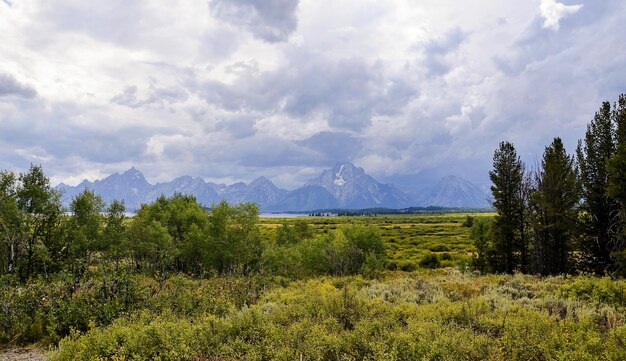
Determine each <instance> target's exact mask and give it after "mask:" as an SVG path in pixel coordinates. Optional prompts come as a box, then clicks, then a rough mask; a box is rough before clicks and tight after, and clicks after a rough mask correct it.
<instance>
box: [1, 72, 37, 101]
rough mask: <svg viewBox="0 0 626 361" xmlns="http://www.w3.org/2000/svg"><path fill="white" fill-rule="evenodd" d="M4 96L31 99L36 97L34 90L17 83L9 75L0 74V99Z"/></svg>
mask: <svg viewBox="0 0 626 361" xmlns="http://www.w3.org/2000/svg"><path fill="white" fill-rule="evenodd" d="M4 96H17V97H20V98H25V99H32V98H34V97H35V96H37V92H36V91H35V89H34V88H32V87H30V86H28V85H26V84H22V83H20V82H19V81H17V80H16V79H15V77H13V76H12V75H11V74H6V73H0V97H4Z"/></svg>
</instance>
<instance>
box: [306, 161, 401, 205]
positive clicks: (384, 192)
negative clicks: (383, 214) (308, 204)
mask: <svg viewBox="0 0 626 361" xmlns="http://www.w3.org/2000/svg"><path fill="white" fill-rule="evenodd" d="M305 186H318V187H322V188H324V189H325V190H326V191H327V192H328V193H330V194H331V195H332V196H333V197H334V198H335V199H337V202H338V203H339V205H340V206H341V207H346V208H366V207H390V208H402V207H406V206H408V205H409V204H410V203H409V198H408V197H407V196H406V195H405V194H403V193H402V192H400V191H399V190H397V189H396V188H395V187H393V186H390V185H386V184H382V183H379V182H378V181H376V180H375V179H374V178H373V177H371V176H369V175H368V174H367V173H365V170H363V168H360V167H357V166H355V165H354V164H352V163H349V162H338V163H337V164H335V166H334V167H333V168H332V169H326V170H324V171H323V172H322V174H320V176H318V177H316V178H314V179H311V180H310V181H309V182H307V183H306V184H305Z"/></svg>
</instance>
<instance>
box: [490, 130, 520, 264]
mask: <svg viewBox="0 0 626 361" xmlns="http://www.w3.org/2000/svg"><path fill="white" fill-rule="evenodd" d="M489 178H490V179H491V181H492V182H493V185H492V186H491V193H492V195H493V206H494V208H495V209H496V211H497V212H498V214H497V216H496V217H495V220H494V223H493V233H494V235H495V236H494V240H493V241H494V243H493V257H492V258H491V259H490V260H491V261H492V262H491V263H492V264H491V268H492V269H493V270H494V271H496V272H507V273H513V270H514V269H515V267H516V265H517V263H518V260H517V258H518V251H519V250H520V249H521V248H522V247H521V242H522V240H521V239H520V237H519V234H518V230H519V224H520V222H521V220H520V216H521V212H520V210H521V209H522V208H523V198H522V197H521V192H520V190H521V189H522V185H523V180H524V164H523V163H522V161H521V160H520V158H519V157H518V155H517V152H516V150H515V147H514V146H513V144H512V143H510V142H501V143H500V146H499V147H498V149H496V151H495V153H494V156H493V170H492V171H490V172H489ZM522 264H524V261H522Z"/></svg>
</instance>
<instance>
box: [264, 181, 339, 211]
mask: <svg viewBox="0 0 626 361" xmlns="http://www.w3.org/2000/svg"><path fill="white" fill-rule="evenodd" d="M338 207H339V202H337V200H336V199H335V197H333V195H332V194H330V193H328V191H327V190H326V189H324V188H322V187H320V186H304V187H302V188H298V189H296V190H293V191H291V192H289V193H287V194H286V195H285V197H284V198H283V199H281V201H280V202H278V203H277V204H275V205H274V206H271V207H270V210H272V211H312V210H314V209H332V208H338Z"/></svg>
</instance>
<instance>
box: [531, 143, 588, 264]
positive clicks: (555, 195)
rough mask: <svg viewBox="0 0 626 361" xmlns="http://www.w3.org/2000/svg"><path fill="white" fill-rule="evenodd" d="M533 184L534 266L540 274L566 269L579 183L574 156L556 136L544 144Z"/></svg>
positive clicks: (571, 242)
mask: <svg viewBox="0 0 626 361" xmlns="http://www.w3.org/2000/svg"><path fill="white" fill-rule="evenodd" d="M536 186H537V188H536V190H535V191H534V192H533V195H532V202H533V206H534V213H533V214H534V217H535V219H534V228H535V239H534V241H535V242H534V247H533V250H534V255H535V262H536V263H535V270H536V271H537V272H539V273H541V274H544V275H549V274H561V273H567V272H569V271H570V266H571V264H570V261H571V260H570V252H571V251H572V249H573V242H574V241H575V237H576V233H577V217H578V205H579V203H580V184H579V181H578V171H577V169H576V167H575V164H574V158H573V157H571V156H569V155H567V153H566V151H565V148H564V147H563V143H562V141H561V139H560V138H554V141H553V142H552V144H550V145H549V146H547V147H546V149H545V152H544V155H543V160H542V162H541V170H540V171H539V172H538V173H537V175H536Z"/></svg>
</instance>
